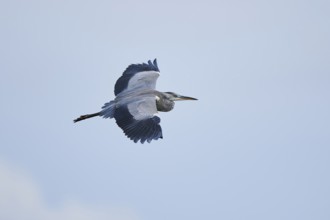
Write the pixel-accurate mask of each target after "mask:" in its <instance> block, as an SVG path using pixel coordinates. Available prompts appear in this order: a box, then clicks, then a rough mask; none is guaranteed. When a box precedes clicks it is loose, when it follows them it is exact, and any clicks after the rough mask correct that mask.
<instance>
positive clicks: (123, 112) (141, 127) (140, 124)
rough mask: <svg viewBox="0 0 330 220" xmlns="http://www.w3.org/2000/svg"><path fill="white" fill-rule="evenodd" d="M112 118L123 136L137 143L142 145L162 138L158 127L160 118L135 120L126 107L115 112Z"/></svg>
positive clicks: (160, 129)
mask: <svg viewBox="0 0 330 220" xmlns="http://www.w3.org/2000/svg"><path fill="white" fill-rule="evenodd" d="M114 117H115V119H116V123H117V125H118V126H119V127H120V128H121V129H122V130H123V132H124V133H125V135H126V136H127V137H128V138H129V139H131V140H132V141H134V142H135V143H137V142H138V141H140V142H141V143H142V144H143V143H144V142H145V141H147V142H148V143H150V142H151V141H152V140H157V139H159V138H162V137H163V134H162V128H161V127H160V125H159V123H160V118H159V117H158V116H153V117H152V118H147V119H143V120H136V119H134V117H133V116H132V115H131V114H130V112H129V111H128V109H127V107H120V108H118V109H117V110H116V111H115V114H114Z"/></svg>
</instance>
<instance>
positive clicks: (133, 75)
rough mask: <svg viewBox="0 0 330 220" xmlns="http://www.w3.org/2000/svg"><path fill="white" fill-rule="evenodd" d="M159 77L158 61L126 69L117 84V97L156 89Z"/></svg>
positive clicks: (134, 65)
mask: <svg viewBox="0 0 330 220" xmlns="http://www.w3.org/2000/svg"><path fill="white" fill-rule="evenodd" d="M158 77H159V68H158V64H157V60H156V59H155V60H154V61H153V62H151V61H150V60H149V61H148V63H142V64H132V65H130V66H128V67H127V68H126V70H125V71H124V73H123V75H122V76H121V77H119V79H118V80H117V82H116V84H115V95H116V96H117V95H118V94H119V93H122V92H124V91H129V90H138V89H155V87H156V81H157V79H158Z"/></svg>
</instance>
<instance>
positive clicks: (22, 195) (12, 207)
mask: <svg viewBox="0 0 330 220" xmlns="http://www.w3.org/2000/svg"><path fill="white" fill-rule="evenodd" d="M0 179H1V184H0V210H1V211H0V219H7V220H23V219H24V220H29V219H31V220H32V219H33V220H57V219H61V220H69V219H70V220H94V219H98V220H103V219H107V220H109V219H110V220H111V219H116V220H137V219H138V218H137V216H136V215H135V213H134V212H133V211H132V210H130V209H128V208H123V207H109V205H104V206H102V207H99V206H95V205H90V204H82V203H81V202H77V201H75V200H71V201H65V202H63V203H62V204H61V205H60V207H50V206H49V205H48V204H47V203H46V202H45V201H44V200H43V197H42V195H41V194H42V193H41V191H40V190H39V188H38V185H37V183H35V182H34V181H33V179H32V178H31V177H29V176H28V175H27V174H25V173H24V172H23V171H22V170H21V169H19V168H16V167H13V166H12V165H9V164H8V163H6V162H5V161H2V160H0Z"/></svg>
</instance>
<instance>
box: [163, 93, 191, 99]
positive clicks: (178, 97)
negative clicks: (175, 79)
mask: <svg viewBox="0 0 330 220" xmlns="http://www.w3.org/2000/svg"><path fill="white" fill-rule="evenodd" d="M164 93H165V94H166V96H167V97H168V98H169V99H170V100H172V101H183V100H197V99H195V98H192V97H189V96H183V95H179V94H177V93H174V92H164Z"/></svg>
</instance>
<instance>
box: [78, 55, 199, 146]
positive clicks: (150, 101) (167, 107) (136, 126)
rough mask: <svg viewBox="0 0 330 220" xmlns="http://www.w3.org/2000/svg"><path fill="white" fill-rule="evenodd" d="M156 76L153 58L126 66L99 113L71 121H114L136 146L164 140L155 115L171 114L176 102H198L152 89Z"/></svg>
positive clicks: (155, 65) (154, 86)
mask: <svg viewBox="0 0 330 220" xmlns="http://www.w3.org/2000/svg"><path fill="white" fill-rule="evenodd" d="M158 77H159V68H158V65H157V60H156V59H155V60H154V61H153V62H151V61H150V60H149V61H148V63H142V64H131V65H129V66H128V67H127V68H126V70H125V71H124V73H123V75H122V76H121V77H119V79H118V80H117V82H116V84H115V91H114V92H115V96H116V97H115V99H114V100H112V101H110V102H108V103H105V104H104V105H103V107H102V110H101V111H99V112H97V113H93V114H87V115H81V116H80V117H79V118H77V119H75V120H74V122H78V121H82V120H85V119H88V118H92V117H95V116H101V117H103V118H115V120H116V123H117V125H118V126H119V127H120V128H121V129H122V130H123V132H124V133H125V135H126V136H127V137H128V138H130V139H131V140H133V141H134V142H135V143H136V142H138V141H140V142H141V143H142V144H143V143H144V142H145V141H147V142H148V143H150V142H151V141H152V140H157V139H159V138H163V134H162V128H161V126H160V118H159V117H158V116H157V115H156V114H157V113H158V112H159V111H160V112H168V111H171V110H172V109H173V108H174V102H175V101H179V100H197V99H195V98H192V97H188V96H182V95H179V94H176V93H174V92H159V91H157V90H155V88H156V81H157V79H158Z"/></svg>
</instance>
